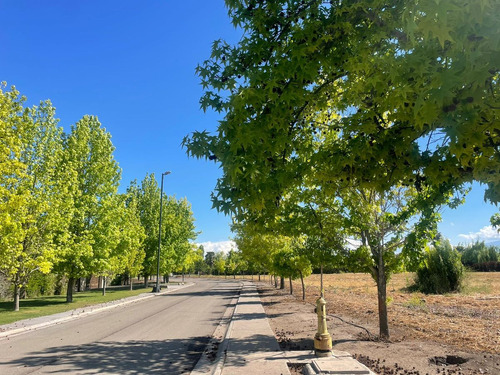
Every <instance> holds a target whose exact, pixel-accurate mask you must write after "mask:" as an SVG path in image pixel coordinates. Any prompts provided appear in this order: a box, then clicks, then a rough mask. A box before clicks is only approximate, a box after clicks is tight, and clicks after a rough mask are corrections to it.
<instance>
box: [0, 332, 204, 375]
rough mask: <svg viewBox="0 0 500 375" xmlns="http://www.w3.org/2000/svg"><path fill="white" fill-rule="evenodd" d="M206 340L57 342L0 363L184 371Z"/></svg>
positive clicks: (60, 369) (56, 370)
mask: <svg viewBox="0 0 500 375" xmlns="http://www.w3.org/2000/svg"><path fill="white" fill-rule="evenodd" d="M208 341H209V338H208V337H193V338H190V339H171V340H164V341H127V342H97V343H93V344H86V345H81V346H80V345H68V346H57V347H52V348H49V349H47V350H44V351H40V352H33V353H30V354H28V355H27V356H25V357H23V358H20V359H16V360H12V361H8V362H0V366H9V367H24V368H25V369H26V370H28V371H27V372H29V373H31V371H36V370H37V369H39V368H40V367H42V366H43V367H45V366H49V368H45V369H44V372H47V373H51V374H61V373H69V372H78V373H85V374H87V373H99V374H106V373H113V374H184V373H189V372H190V371H191V370H192V369H193V367H194V365H195V364H196V362H197V360H198V358H199V357H200V355H201V353H202V352H203V350H204V348H205V347H206V345H207V343H208ZM30 370H31V371H30ZM6 371H7V372H3V370H2V373H5V374H6V373H8V370H6Z"/></svg>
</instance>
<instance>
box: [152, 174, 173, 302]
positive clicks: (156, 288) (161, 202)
mask: <svg viewBox="0 0 500 375" xmlns="http://www.w3.org/2000/svg"><path fill="white" fill-rule="evenodd" d="M168 174H170V171H167V172H165V173H162V174H161V188H160V225H159V228H158V254H157V259H156V261H157V264H156V286H155V287H154V288H153V292H156V293H159V292H160V290H161V288H160V248H161V214H162V210H163V177H164V176H166V175H168Z"/></svg>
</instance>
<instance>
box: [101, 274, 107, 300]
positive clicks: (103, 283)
mask: <svg viewBox="0 0 500 375" xmlns="http://www.w3.org/2000/svg"><path fill="white" fill-rule="evenodd" d="M102 295H103V296H105V295H106V276H103V277H102Z"/></svg>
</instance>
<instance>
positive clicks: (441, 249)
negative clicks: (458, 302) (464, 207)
mask: <svg viewBox="0 0 500 375" xmlns="http://www.w3.org/2000/svg"><path fill="white" fill-rule="evenodd" d="M463 276H464V266H463V265H462V261H461V259H460V253H459V252H458V251H456V250H454V249H453V248H452V246H451V244H450V242H449V241H448V240H444V239H443V240H442V241H441V242H439V243H436V244H435V245H434V247H433V248H432V249H431V250H430V251H429V252H428V253H427V254H426V256H425V258H424V262H423V264H422V265H421V267H420V268H419V269H418V270H417V278H416V281H415V283H416V287H417V289H418V290H420V291H421V292H423V293H435V294H442V293H448V292H455V291H459V290H460V288H461V286H462V281H463Z"/></svg>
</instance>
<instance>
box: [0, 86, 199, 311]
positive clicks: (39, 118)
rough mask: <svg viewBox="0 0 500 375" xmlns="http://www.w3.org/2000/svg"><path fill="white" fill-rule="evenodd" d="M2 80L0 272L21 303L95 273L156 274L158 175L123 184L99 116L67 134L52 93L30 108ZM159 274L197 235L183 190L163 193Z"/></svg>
mask: <svg viewBox="0 0 500 375" xmlns="http://www.w3.org/2000/svg"><path fill="white" fill-rule="evenodd" d="M25 101H26V99H25V98H24V97H23V96H21V95H20V93H19V92H18V91H17V90H16V89H15V87H12V88H11V89H10V90H5V84H2V86H1V87H0V272H1V274H2V275H3V276H4V278H5V279H7V280H8V282H9V283H10V285H11V287H12V295H13V299H14V310H16V311H17V310H19V300H20V298H21V297H23V296H26V293H27V292H28V293H33V294H36V293H42V294H50V293H61V289H62V288H63V286H64V285H65V286H66V299H67V301H68V302H71V301H72V300H73V291H74V289H75V285H76V284H78V286H79V285H80V283H79V282H78V281H79V280H80V279H81V278H88V277H89V276H90V275H97V276H101V278H102V279H103V280H104V283H103V292H104V291H105V285H106V279H107V278H108V277H109V276H113V275H116V274H120V273H121V274H124V275H128V277H129V278H130V277H132V276H136V275H138V274H142V275H144V276H145V280H147V276H149V275H151V274H153V273H156V272H154V270H155V269H156V268H155V267H156V251H157V249H158V223H159V220H158V218H159V208H160V190H159V188H158V185H157V183H156V180H155V178H154V175H153V174H150V175H147V176H146V177H145V178H144V180H143V181H142V182H141V184H140V185H139V184H138V183H137V182H136V181H133V182H132V183H131V184H130V186H129V187H128V189H127V191H126V193H118V186H119V183H120V178H121V170H120V168H119V166H118V163H117V162H116V161H115V159H114V156H113V152H114V150H115V148H114V146H113V144H112V142H111V134H109V132H107V131H106V129H105V128H104V127H102V125H101V123H100V122H99V120H98V118H97V117H95V116H88V115H86V116H83V118H82V119H81V120H79V121H78V122H77V123H76V124H74V125H72V126H71V130H70V131H69V132H68V133H65V132H64V131H63V129H62V128H61V127H60V126H59V125H58V123H59V120H58V119H57V118H56V117H55V108H54V107H53V106H52V104H51V102H50V101H48V100H47V101H44V102H41V103H40V104H39V105H38V106H33V107H31V108H28V107H26V106H25ZM163 202H164V203H163V212H164V216H163V217H164V219H163V228H162V236H161V264H160V270H161V273H162V274H169V273H170V272H172V271H174V270H182V269H184V268H185V267H186V262H188V259H189V256H190V254H191V252H192V251H194V249H193V248H192V245H191V244H190V242H191V241H192V240H194V239H195V238H196V232H195V227H194V218H193V214H192V211H191V207H190V204H189V203H188V202H187V200H185V199H180V200H179V199H176V198H175V197H167V196H165V199H164V200H163Z"/></svg>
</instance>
